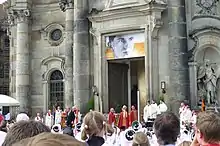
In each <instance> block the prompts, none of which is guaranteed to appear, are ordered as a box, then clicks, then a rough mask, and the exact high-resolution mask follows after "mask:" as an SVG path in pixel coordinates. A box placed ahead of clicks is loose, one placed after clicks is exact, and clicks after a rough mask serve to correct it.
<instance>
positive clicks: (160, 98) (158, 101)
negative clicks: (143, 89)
mask: <svg viewBox="0 0 220 146" xmlns="http://www.w3.org/2000/svg"><path fill="white" fill-rule="evenodd" d="M160 100H162V101H164V100H165V99H164V94H162V95H160V97H159V98H158V99H157V101H156V103H157V104H158V105H159V104H160Z"/></svg>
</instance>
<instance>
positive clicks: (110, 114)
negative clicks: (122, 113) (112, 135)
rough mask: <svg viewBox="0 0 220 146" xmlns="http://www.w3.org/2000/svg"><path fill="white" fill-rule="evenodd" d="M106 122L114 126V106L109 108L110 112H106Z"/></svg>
mask: <svg viewBox="0 0 220 146" xmlns="http://www.w3.org/2000/svg"><path fill="white" fill-rule="evenodd" d="M108 124H109V125H112V126H114V124H115V110H114V108H111V109H110V112H109V114H108Z"/></svg>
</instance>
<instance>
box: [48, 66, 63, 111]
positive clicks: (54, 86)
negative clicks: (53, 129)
mask: <svg viewBox="0 0 220 146" xmlns="http://www.w3.org/2000/svg"><path fill="white" fill-rule="evenodd" d="M49 89H50V92H49V109H52V108H53V107H54V106H55V107H57V106H60V107H61V108H64V107H63V106H64V82H63V74H62V72H61V71H59V70H55V71H53V72H52V73H51V75H50V81H49Z"/></svg>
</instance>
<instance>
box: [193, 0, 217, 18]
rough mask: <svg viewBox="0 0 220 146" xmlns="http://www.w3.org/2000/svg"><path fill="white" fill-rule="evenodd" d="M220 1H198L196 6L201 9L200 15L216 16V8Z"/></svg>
mask: <svg viewBox="0 0 220 146" xmlns="http://www.w3.org/2000/svg"><path fill="white" fill-rule="evenodd" d="M218 2H219V0H196V4H197V5H198V6H199V7H200V10H199V11H198V13H199V14H205V15H216V11H215V10H214V8H215V7H216V6H217V4H218Z"/></svg>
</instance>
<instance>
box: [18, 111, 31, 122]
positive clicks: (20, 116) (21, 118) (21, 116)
mask: <svg viewBox="0 0 220 146" xmlns="http://www.w3.org/2000/svg"><path fill="white" fill-rule="evenodd" d="M28 120H29V117H28V115H27V114H26V113H20V114H18V115H17V117H16V122H19V121H28Z"/></svg>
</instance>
